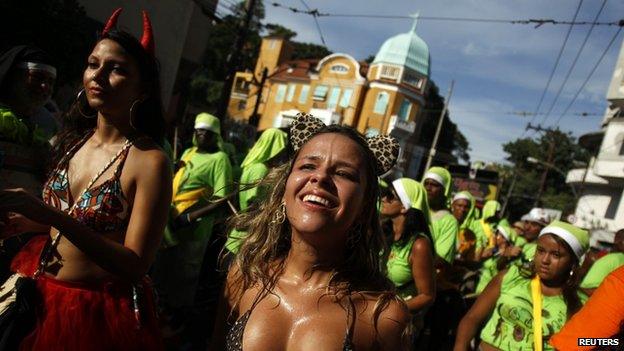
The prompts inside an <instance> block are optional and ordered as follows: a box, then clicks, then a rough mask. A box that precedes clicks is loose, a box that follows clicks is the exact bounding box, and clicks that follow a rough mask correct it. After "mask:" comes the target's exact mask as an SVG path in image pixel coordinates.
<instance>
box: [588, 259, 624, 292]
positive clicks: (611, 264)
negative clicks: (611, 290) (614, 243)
mask: <svg viewBox="0 0 624 351" xmlns="http://www.w3.org/2000/svg"><path fill="white" fill-rule="evenodd" d="M621 266H624V253H622V252H612V253H610V254H607V255H605V256H603V257H601V258H599V259H598V260H597V261H596V262H594V264H593V265H592V266H591V268H590V269H589V271H588V272H587V274H586V275H585V278H583V281H582V282H581V288H584V289H595V288H597V287H598V286H600V284H601V283H602V281H603V280H604V279H605V278H606V277H607V276H608V275H609V273H611V272H613V271H614V270H616V269H618V268H620V267H621Z"/></svg>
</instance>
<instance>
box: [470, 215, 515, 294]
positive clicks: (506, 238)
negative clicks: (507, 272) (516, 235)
mask: <svg viewBox="0 0 624 351" xmlns="http://www.w3.org/2000/svg"><path fill="white" fill-rule="evenodd" d="M511 231H512V229H511V228H509V227H506V226H504V225H501V224H499V225H498V227H497V228H496V234H495V235H496V246H495V250H494V254H493V255H492V256H490V257H488V258H487V259H486V260H485V261H483V264H482V266H481V270H480V272H479V273H480V275H479V283H478V284H477V288H476V289H475V292H476V293H477V294H480V293H482V292H483V289H485V287H486V286H487V285H488V284H489V282H490V281H491V280H492V278H494V276H496V274H498V272H499V271H501V270H502V269H504V268H506V267H507V264H508V263H509V259H508V257H506V255H505V252H506V251H507V250H508V248H510V247H511V241H512V234H511Z"/></svg>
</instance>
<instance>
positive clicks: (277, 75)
mask: <svg viewBox="0 0 624 351" xmlns="http://www.w3.org/2000/svg"><path fill="white" fill-rule="evenodd" d="M319 61H321V60H320V59H302V60H291V61H286V62H284V63H282V64H281V65H279V66H278V67H277V69H276V70H275V71H274V72H272V73H269V79H271V80H274V81H281V82H285V81H291V80H302V81H308V80H310V74H311V73H314V70H315V69H316V66H317V65H318V63H319ZM359 64H360V74H361V75H362V77H364V78H366V74H367V73H368V67H369V64H368V63H366V62H364V61H361V62H359Z"/></svg>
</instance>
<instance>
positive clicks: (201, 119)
mask: <svg viewBox="0 0 624 351" xmlns="http://www.w3.org/2000/svg"><path fill="white" fill-rule="evenodd" d="M195 129H207V130H209V131H211V132H214V133H217V134H219V135H220V134H221V121H219V119H218V118H217V117H215V116H213V115H211V114H210V113H207V112H202V113H200V114H198V115H197V117H195Z"/></svg>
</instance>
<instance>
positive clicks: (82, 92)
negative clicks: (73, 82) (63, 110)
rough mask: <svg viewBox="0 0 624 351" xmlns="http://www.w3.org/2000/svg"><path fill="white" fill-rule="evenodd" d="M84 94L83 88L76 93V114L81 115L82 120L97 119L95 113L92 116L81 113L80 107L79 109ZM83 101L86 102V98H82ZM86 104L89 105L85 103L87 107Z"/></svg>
mask: <svg viewBox="0 0 624 351" xmlns="http://www.w3.org/2000/svg"><path fill="white" fill-rule="evenodd" d="M84 94H85V90H84V88H82V90H80V91H79V92H78V95H76V105H77V107H78V112H79V113H80V114H81V115H82V117H84V118H88V119H91V118H95V117H97V113H94V114H92V115H88V114H86V113H84V112H83V111H82V107H81V106H80V105H82V98H83V97H84ZM84 99H85V100H86V98H84ZM88 104H89V103H88V102H87V105H88Z"/></svg>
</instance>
